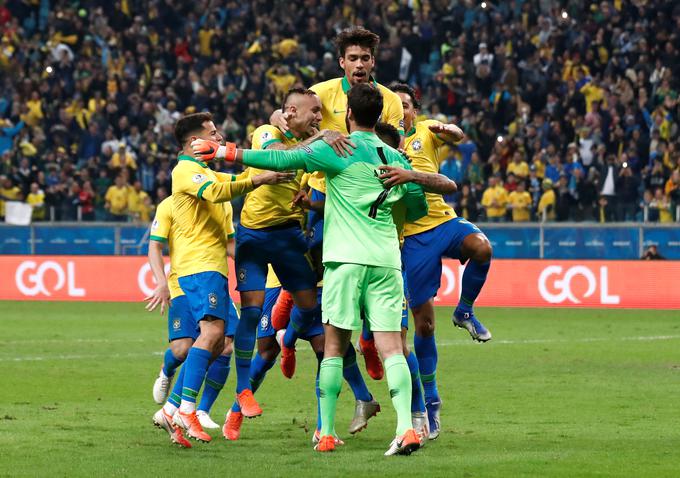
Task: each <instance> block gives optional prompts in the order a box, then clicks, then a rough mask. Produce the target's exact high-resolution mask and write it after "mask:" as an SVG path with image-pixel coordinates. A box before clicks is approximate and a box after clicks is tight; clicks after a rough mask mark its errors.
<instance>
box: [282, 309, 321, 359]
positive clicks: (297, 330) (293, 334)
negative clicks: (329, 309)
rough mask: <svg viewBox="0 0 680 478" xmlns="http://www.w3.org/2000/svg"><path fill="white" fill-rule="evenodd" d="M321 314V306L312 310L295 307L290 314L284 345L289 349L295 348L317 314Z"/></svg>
mask: <svg viewBox="0 0 680 478" xmlns="http://www.w3.org/2000/svg"><path fill="white" fill-rule="evenodd" d="M320 313H321V306H319V305H317V306H316V307H314V308H312V309H301V308H300V307H298V306H294V307H293V310H292V312H291V313H290V323H289V324H288V327H287V328H286V334H285V335H284V336H283V345H285V346H286V347H288V348H293V347H295V342H296V341H297V339H298V338H299V337H300V335H302V334H303V333H305V332H306V331H307V329H308V328H309V326H310V325H312V323H313V322H314V319H315V318H316V316H317V314H320Z"/></svg>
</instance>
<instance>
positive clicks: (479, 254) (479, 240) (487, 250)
mask: <svg viewBox="0 0 680 478" xmlns="http://www.w3.org/2000/svg"><path fill="white" fill-rule="evenodd" d="M469 239H470V247H469V249H470V252H469V257H470V259H472V260H473V261H475V262H481V263H486V262H489V261H490V260H491V257H492V256H493V247H492V246H491V242H489V239H487V237H486V236H485V235H484V234H473V235H471V236H470V237H469ZM466 240H467V239H466Z"/></svg>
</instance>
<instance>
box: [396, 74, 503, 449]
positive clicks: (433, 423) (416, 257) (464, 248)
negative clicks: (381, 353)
mask: <svg viewBox="0 0 680 478" xmlns="http://www.w3.org/2000/svg"><path fill="white" fill-rule="evenodd" d="M391 89H392V90H393V91H395V92H396V93H397V94H398V95H399V97H400V98H401V101H402V105H403V108H404V127H405V129H406V137H405V142H404V149H405V152H406V154H407V155H408V157H409V158H410V159H411V161H412V165H413V169H414V170H415V171H422V172H431V173H436V172H438V171H439V165H440V162H441V158H440V155H439V147H440V146H441V145H443V144H444V143H447V142H449V143H455V142H458V141H460V140H461V139H462V138H463V132H462V131H461V130H460V128H458V127H457V126H455V125H453V124H443V123H440V122H438V121H432V120H428V121H420V122H418V123H417V124H416V123H415V119H416V116H417V114H418V109H419V108H420V104H419V103H418V100H417V98H416V96H415V92H414V91H413V89H412V88H411V87H410V86H408V85H404V84H394V85H391ZM397 184H398V182H397ZM426 196H427V202H428V205H429V208H428V209H429V213H428V215H427V217H424V218H421V219H419V220H417V221H412V222H407V223H406V225H405V227H404V236H405V239H404V247H403V248H402V260H403V264H404V267H405V269H406V277H407V282H408V287H409V294H408V295H409V305H410V307H411V311H412V312H413V319H414V323H415V338H414V347H415V350H416V356H417V357H418V364H419V367H420V377H421V380H422V382H423V388H424V390H425V404H426V408H427V415H428V419H429V422H430V423H429V425H430V439H436V438H437V437H438V436H439V433H440V429H441V427H440V419H439V412H440V408H441V399H440V397H439V392H438V390H437V381H436V369H437V346H436V344H435V339H434V329H435V323H434V317H435V314H434V297H435V295H436V294H437V290H438V289H439V286H440V282H441V272H442V258H443V257H451V258H454V259H458V260H460V262H461V263H463V264H464V263H466V262H467V266H466V268H465V272H464V273H463V280H462V290H461V295H460V300H459V302H458V306H457V307H456V310H455V311H454V313H453V323H454V324H455V325H456V326H458V327H461V328H465V329H467V330H468V332H469V333H470V335H471V337H472V338H473V339H474V340H477V341H479V342H486V341H488V340H490V339H491V333H490V332H489V331H488V330H487V329H486V328H485V327H484V326H483V325H482V324H481V323H480V322H479V321H478V320H477V319H476V318H475V315H474V312H473V309H472V307H473V304H474V302H475V299H477V296H478V295H479V292H480V291H481V289H482V287H483V286H484V282H485V281H486V276H487V273H488V271H489V266H490V264H491V254H492V251H491V244H490V243H489V240H488V239H487V238H486V236H485V235H484V234H483V233H482V231H480V230H479V228H478V227H477V226H475V225H474V224H471V223H470V222H468V221H467V220H465V219H463V218H459V217H456V213H455V212H454V211H453V208H452V207H451V206H449V205H448V204H446V202H444V199H443V198H442V196H441V195H440V194H433V193H427V194H426Z"/></svg>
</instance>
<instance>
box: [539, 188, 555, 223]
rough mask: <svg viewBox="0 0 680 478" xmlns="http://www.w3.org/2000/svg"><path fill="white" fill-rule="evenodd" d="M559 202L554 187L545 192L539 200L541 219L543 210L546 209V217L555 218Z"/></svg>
mask: <svg viewBox="0 0 680 478" xmlns="http://www.w3.org/2000/svg"><path fill="white" fill-rule="evenodd" d="M556 204H557V198H556V196H555V191H554V190H553V189H548V190H547V191H545V192H544V193H543V195H542V196H541V199H539V201H538V215H539V220H540V218H541V217H543V211H546V219H548V220H554V219H555V205H556Z"/></svg>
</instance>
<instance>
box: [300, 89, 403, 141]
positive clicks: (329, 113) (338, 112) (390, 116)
mask: <svg viewBox="0 0 680 478" xmlns="http://www.w3.org/2000/svg"><path fill="white" fill-rule="evenodd" d="M372 81H373V85H374V86H376V87H377V88H378V90H380V93H382V96H383V110H382V114H381V115H380V121H382V122H384V123H389V124H391V125H392V126H394V127H395V128H397V129H398V130H399V132H401V133H402V134H403V133H404V108H403V107H402V105H401V99H400V98H399V95H397V94H396V93H395V92H393V91H392V90H390V89H389V88H387V87H385V86H383V85H381V84H380V83H377V82H376V81H375V80H372ZM350 88H351V85H350V83H349V81H348V80H347V77H345V76H343V77H342V78H335V79H332V80H328V81H324V82H321V83H317V84H316V85H314V86H312V87H311V88H310V90H312V91H313V92H314V93H316V94H317V95H318V96H319V99H320V100H321V116H322V117H323V119H322V120H321V129H332V130H335V131H340V132H341V133H343V134H349V131H347V125H346V123H345V114H346V113H347V92H348V91H349V89H350Z"/></svg>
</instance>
